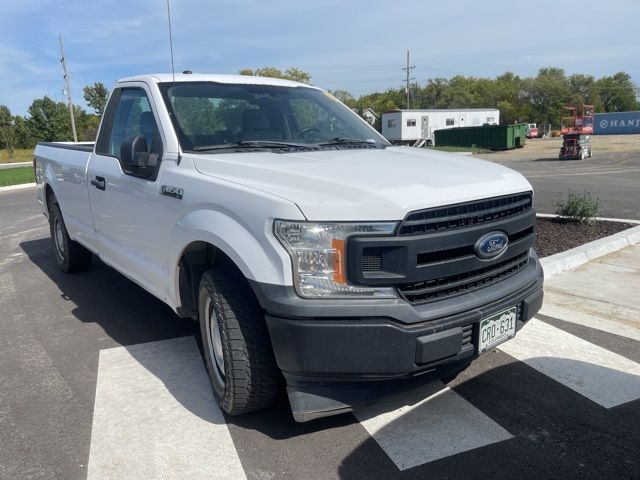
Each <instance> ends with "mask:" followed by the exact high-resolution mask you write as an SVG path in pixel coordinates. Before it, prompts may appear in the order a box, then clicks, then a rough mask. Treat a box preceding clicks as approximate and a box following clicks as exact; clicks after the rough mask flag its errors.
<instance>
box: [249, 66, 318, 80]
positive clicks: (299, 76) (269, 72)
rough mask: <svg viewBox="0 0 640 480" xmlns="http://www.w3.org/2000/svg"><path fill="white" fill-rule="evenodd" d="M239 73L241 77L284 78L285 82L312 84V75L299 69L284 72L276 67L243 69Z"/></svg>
mask: <svg viewBox="0 0 640 480" xmlns="http://www.w3.org/2000/svg"><path fill="white" fill-rule="evenodd" d="M239 73H240V75H250V76H257V77H271V78H282V79H284V80H293V81H294V82H301V83H311V74H310V73H307V72H305V71H303V70H300V69H299V68H297V67H291V68H288V69H287V70H285V71H284V72H283V71H282V70H280V69H278V68H276V67H262V68H256V69H255V70H252V69H251V68H243V69H242V70H240V72H239Z"/></svg>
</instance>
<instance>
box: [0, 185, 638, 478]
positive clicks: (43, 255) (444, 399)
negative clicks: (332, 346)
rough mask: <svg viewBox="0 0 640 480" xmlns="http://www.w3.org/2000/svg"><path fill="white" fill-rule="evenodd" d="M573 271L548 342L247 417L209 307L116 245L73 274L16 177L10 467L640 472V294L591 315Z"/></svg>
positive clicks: (505, 474)
mask: <svg viewBox="0 0 640 480" xmlns="http://www.w3.org/2000/svg"><path fill="white" fill-rule="evenodd" d="M611 262H612V263H614V264H615V263H616V262H618V263H620V262H621V263H620V264H621V265H623V266H620V267H619V268H620V269H621V270H620V271H621V272H622V273H620V272H618V271H615V272H613V273H612V275H613V274H615V275H622V274H624V275H628V277H625V278H626V279H627V281H631V282H636V283H635V284H636V285H637V279H638V275H639V274H640V273H639V272H640V265H636V266H635V267H634V268H636V269H637V270H634V269H633V268H629V267H628V266H624V265H627V264H628V261H627V260H624V258H623V259H622V260H620V259H619V260H612V261H611ZM611 262H610V263H611ZM607 268H610V266H607ZM611 268H612V267H611ZM625 269H626V270H625ZM627 270H629V272H627ZM625 272H626V273H625ZM585 275H587V276H588V277H590V278H592V277H593V276H594V275H593V274H591V273H588V272H587V273H586V274H585ZM612 278H614V277H612ZM615 278H617V277H615ZM561 280H562V279H560V280H559V283H558V286H557V288H558V292H557V295H558V298H559V300H558V302H559V304H561V305H564V306H565V307H563V308H564V310H562V308H560V307H559V308H558V309H556V310H549V311H545V312H544V313H545V314H544V315H540V316H539V317H538V318H537V319H535V320H532V322H533V323H529V324H528V325H527V327H525V328H526V329H529V330H528V332H529V333H528V337H527V338H529V339H534V340H535V341H534V340H531V341H530V340H527V341H523V339H524V338H525V335H519V336H518V337H517V338H516V339H515V340H514V341H512V342H509V343H507V344H504V346H501V347H499V348H498V349H496V350H493V351H491V352H488V353H486V354H484V355H483V356H481V357H480V358H479V359H478V360H477V361H476V362H475V363H474V364H473V365H472V367H471V368H470V369H469V370H467V371H466V372H464V373H463V374H462V375H461V376H459V377H458V378H457V379H456V380H454V381H453V382H451V383H450V384H448V385H443V384H432V385H428V386H423V387H418V388H417V389H414V390H412V391H410V392H408V393H405V394H403V395H400V396H398V397H394V398H391V399H389V400H386V401H384V402H381V403H379V404H376V405H373V406H371V407H367V408H363V409H360V410H358V411H357V412H355V414H345V415H341V416H337V417H332V418H327V419H320V420H317V421H314V422H310V423H306V424H296V423H295V422H294V421H293V419H292V416H291V414H290V412H289V409H288V405H287V402H286V399H284V398H282V399H281V400H280V401H279V402H278V403H277V404H276V405H274V406H272V407H271V408H269V409H268V410H266V411H263V412H257V413H254V414H249V415H245V416H242V417H233V418H232V417H226V416H225V415H223V414H222V413H221V412H220V410H219V409H218V408H217V407H216V406H215V404H214V401H213V396H212V394H211V390H210V388H209V385H208V381H207V379H206V374H205V371H204V366H203V364H202V362H201V360H200V356H199V351H198V345H197V338H196V328H195V325H194V323H193V322H191V321H185V320H181V319H179V318H177V317H176V316H175V315H174V314H173V313H172V311H171V310H170V309H169V308H168V307H166V306H165V305H164V304H163V303H161V302H160V301H159V300H157V299H155V298H154V297H152V296H151V295H149V294H147V293H146V292H144V291H143V290H142V289H140V288H139V287H137V286H136V285H134V284H133V283H131V282H130V281H128V280H127V279H125V278H124V277H123V276H121V275H120V274H118V273H117V272H115V271H114V270H112V269H110V268H109V267H107V266H105V265H104V264H102V263H100V262H99V261H96V262H95V263H94V265H93V267H92V268H91V269H90V270H89V271H88V272H85V273H82V274H76V275H65V274H63V273H61V272H59V271H58V270H57V267H56V265H55V261H54V260H53V257H52V254H51V251H50V243H49V233H48V225H47V224H46V222H45V219H44V217H43V216H42V215H41V213H40V212H39V209H38V206H37V205H36V202H35V199H34V191H33V190H31V189H30V190H23V191H15V192H5V193H0V382H1V383H0V478H64V479H74V478H87V477H88V478H108V477H111V478H234V479H235V478H249V479H271V478H273V479H280V478H284V479H314V478H319V479H320V478H342V479H352V478H368V479H378V478H379V479H389V478H438V479H440V478H442V479H445V478H449V479H452V478H505V479H512V478H562V479H569V478H580V479H586V478H594V479H596V478H598V479H599V478H629V479H637V478H640V460H639V457H638V451H639V449H640V363H639V362H640V349H639V348H638V344H639V341H640V334H639V333H638V332H640V327H638V325H637V318H638V313H639V312H640V307H638V306H637V305H636V304H637V302H636V303H633V304H630V305H627V306H626V307H625V308H626V309H627V310H626V312H627V313H626V314H627V315H629V320H628V322H627V323H626V324H625V325H624V328H623V326H620V325H618V324H616V323H615V322H606V319H605V323H606V325H605V326H604V327H603V326H602V325H595V324H591V326H588V325H586V324H581V323H580V322H579V321H578V319H577V318H573V317H572V315H573V314H572V310H571V309H569V310H567V308H566V306H567V305H569V303H570V302H568V301H567V299H566V298H565V297H562V295H566V293H563V291H562V288H563V284H562V282H561ZM565 283H566V279H565ZM569 283H571V282H569ZM632 284H633V283H632ZM614 288H615V287H614ZM581 294H582V295H585V293H581ZM586 295H588V292H587V293H586ZM577 298H579V297H577ZM630 300H631V299H630ZM594 301H595V300H594ZM602 301H604V300H602ZM634 305H635V306H634ZM634 318H635V319H636V321H635V322H634V320H633V319H634ZM594 325H595V326H594ZM595 327H598V328H595ZM535 342H538V345H539V348H540V349H543V350H544V351H545V352H546V353H545V355H535V354H532V349H534V350H535V348H534V347H533V346H535V345H536V343H535ZM532 345H533V346H532ZM534 353H535V352H534ZM567 372H568V373H567Z"/></svg>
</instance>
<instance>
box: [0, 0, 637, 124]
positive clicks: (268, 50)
mask: <svg viewBox="0 0 640 480" xmlns="http://www.w3.org/2000/svg"><path fill="white" fill-rule="evenodd" d="M527 5H530V6H531V7H530V8H528V7H527ZM578 6H579V7H580V8H578ZM171 10H172V20H173V36H174V52H175V62H176V70H177V71H182V70H184V69H190V70H193V71H194V72H208V73H236V72H237V71H238V70H239V69H241V68H243V67H253V68H255V67H261V66H265V65H273V66H276V67H279V68H283V69H284V68H287V67H289V66H297V67H299V68H302V69H303V70H306V71H308V72H310V73H311V74H312V83H314V84H315V85H318V86H321V87H323V88H327V89H345V90H349V91H351V92H352V93H353V94H355V95H358V94H361V93H366V92H370V91H375V90H383V89H386V88H388V87H399V86H401V85H402V77H403V74H404V72H403V71H402V70H401V67H402V66H403V63H404V61H405V51H406V50H407V49H409V50H411V55H412V63H414V64H415V65H416V69H415V70H414V72H413V75H414V76H415V77H416V78H417V80H418V81H419V82H420V83H421V84H423V83H425V81H426V79H427V78H430V77H435V76H445V77H449V76H452V75H454V74H458V73H460V74H465V75H476V76H496V75H499V74H500V73H503V72H505V71H513V72H515V73H517V74H520V75H531V74H535V73H536V72H537V70H538V68H540V67H543V66H559V67H562V68H565V69H566V70H567V72H569V73H573V72H583V73H591V74H593V75H596V76H602V75H609V74H613V73H615V72H617V71H620V70H623V71H626V72H628V73H629V74H631V76H632V78H633V79H634V81H635V82H636V83H640V34H639V32H638V29H639V26H638V20H639V19H640V2H639V1H638V0H618V1H616V0H609V1H604V0H600V1H591V0H587V1H582V2H558V1H545V0H537V1H533V2H525V1H515V2H514V1H508V2H507V1H502V0H500V1H498V0H493V1H491V0H485V1H478V0H455V1H446V2H431V1H425V0H422V1H420V0H414V1H405V0H387V1H378V0H369V1H360V0H357V1H348V0H346V1H345V0H342V1H337V0H314V1H312V2H311V1H304V0H297V1H281V0H262V1H260V0H236V1H225V0H222V1H221V0H217V1H205V0H172V4H171ZM578 23H579V24H578ZM59 34H62V35H63V36H64V42H65V50H66V54H67V59H68V64H69V68H70V71H71V82H72V93H73V97H74V100H75V101H76V103H78V104H80V105H83V106H84V101H83V100H82V87H84V86H85V85H88V84H91V83H93V82H96V81H100V82H103V83H104V84H105V85H107V87H108V88H111V86H112V85H113V83H114V82H115V81H116V79H118V78H120V77H123V76H129V75H136V74H141V73H152V72H166V71H170V68H171V63H170V57H169V46H168V36H167V22H166V4H165V0H129V1H122V0H84V1H79V0H0V104H6V105H8V106H9V108H10V109H11V110H12V111H13V112H14V113H18V114H24V113H25V112H26V109H27V108H28V106H29V105H30V103H31V101H32V100H33V99H34V98H38V97H42V96H43V95H45V94H46V95H49V96H50V97H52V98H54V99H56V100H63V99H64V96H63V92H62V87H63V81H62V69H61V66H60V63H59V46H58V35H59Z"/></svg>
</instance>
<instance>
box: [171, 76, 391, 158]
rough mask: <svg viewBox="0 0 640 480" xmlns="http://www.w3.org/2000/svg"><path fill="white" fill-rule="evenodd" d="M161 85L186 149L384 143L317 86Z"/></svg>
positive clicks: (365, 124) (190, 83) (199, 83)
mask: <svg viewBox="0 0 640 480" xmlns="http://www.w3.org/2000/svg"><path fill="white" fill-rule="evenodd" d="M160 89H161V91H162V95H163V97H164V100H165V103H166V104H167V108H168V109H169V112H170V114H171V116H172V117H173V120H174V125H175V127H176V130H177V133H178V137H179V140H180V145H181V146H182V149H183V150H187V151H199V150H207V149H209V150H220V148H214V147H220V146H222V147H223V148H224V147H225V146H229V147H239V146H245V147H248V146H258V147H261V148H278V147H280V148H282V147H283V146H287V145H290V146H300V145H303V146H312V147H317V148H321V147H326V146H327V145H331V146H334V147H335V148H339V147H340V146H346V145H348V146H349V147H350V148H354V147H357V146H358V144H361V145H362V146H363V147H369V148H371V146H378V147H384V146H386V145H388V142H387V141H386V140H385V139H384V137H382V136H381V135H380V134H379V133H377V132H376V131H375V130H374V129H373V128H371V127H370V126H369V125H368V124H367V123H366V122H365V121H364V120H362V119H360V118H359V117H358V116H357V115H356V114H355V113H354V112H352V111H351V110H349V109H348V108H346V107H345V106H344V105H343V104H341V103H340V102H339V101H337V100H336V99H335V98H334V97H332V96H331V95H329V94H327V93H325V92H323V91H321V90H317V89H315V88H307V87H281V86H273V85H242V84H238V85H236V84H222V83H213V82H189V83H183V82H181V83H176V84H174V83H161V84H160ZM261 142H262V143H261Z"/></svg>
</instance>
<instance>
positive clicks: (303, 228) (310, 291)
mask: <svg viewBox="0 0 640 480" xmlns="http://www.w3.org/2000/svg"><path fill="white" fill-rule="evenodd" d="M395 227H396V223H395V222H385V223H378V222H376V223H327V222H318V223H316V222H289V221H285V220H276V221H275V222H274V233H275V235H276V237H277V238H278V240H280V242H281V243H282V245H283V246H284V247H285V248H286V249H287V251H288V252H289V255H291V260H292V261H293V279H294V285H295V287H296V291H297V292H298V295H300V296H302V297H331V298H335V297H350V298H362V297H375V298H394V297H396V294H395V290H394V289H393V288H378V287H361V286H357V285H349V284H348V283H347V269H346V268H347V265H346V262H347V258H346V250H345V247H346V239H347V237H349V236H350V235H391V234H392V233H393V231H394V230H395Z"/></svg>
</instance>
